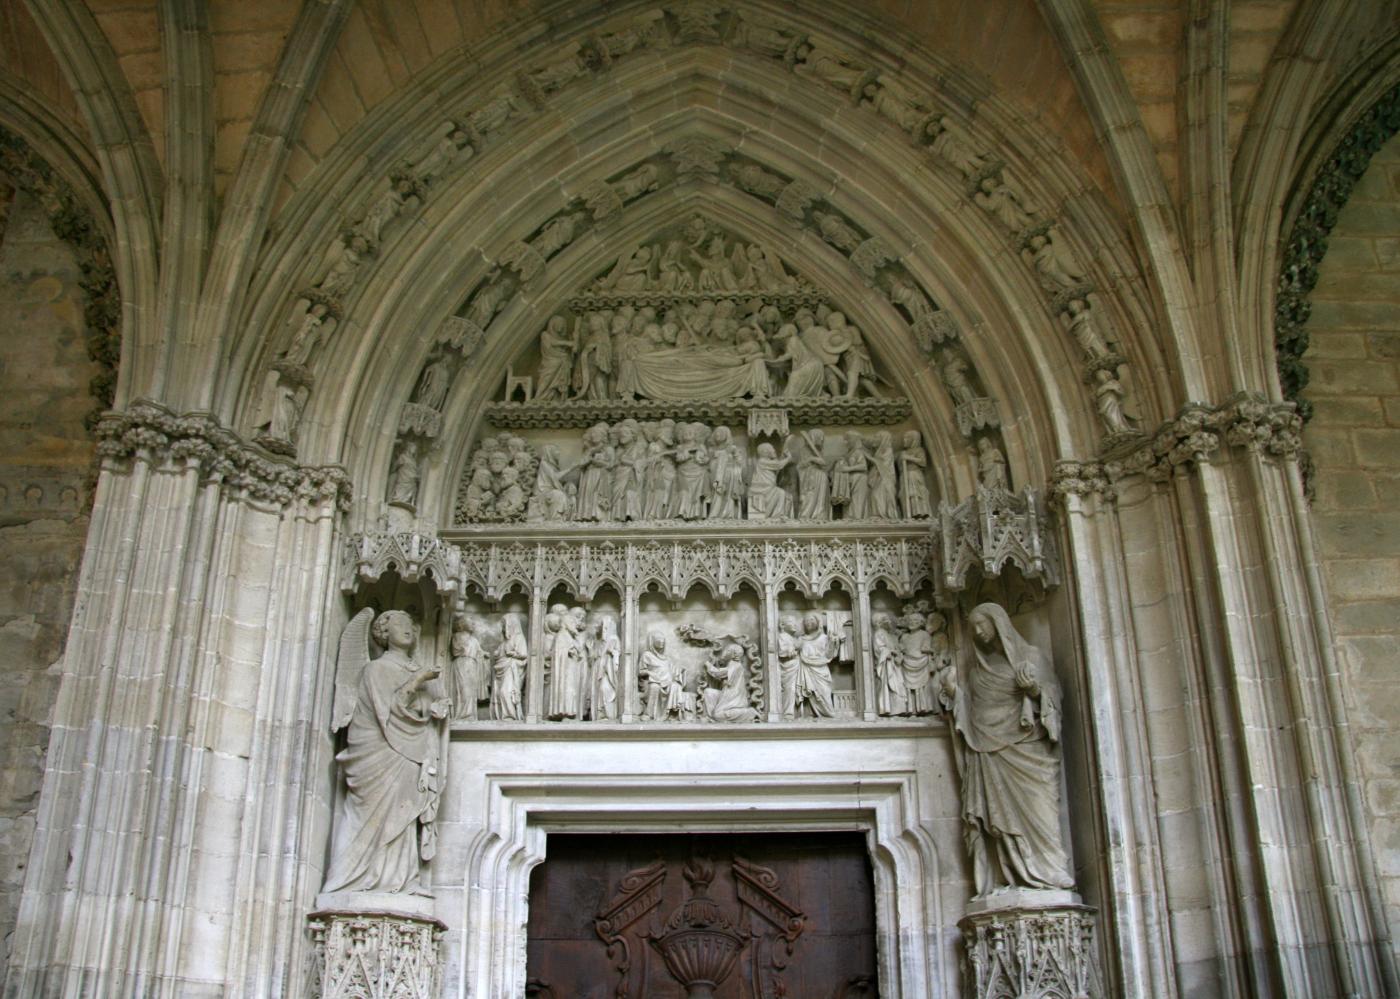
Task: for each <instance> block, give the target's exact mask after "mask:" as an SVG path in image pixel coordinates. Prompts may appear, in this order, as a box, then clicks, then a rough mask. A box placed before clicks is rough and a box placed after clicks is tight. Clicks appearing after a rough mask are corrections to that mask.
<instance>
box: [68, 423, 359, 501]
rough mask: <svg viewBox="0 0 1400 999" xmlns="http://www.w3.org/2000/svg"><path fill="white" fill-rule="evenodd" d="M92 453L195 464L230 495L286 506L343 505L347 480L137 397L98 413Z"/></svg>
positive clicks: (330, 468)
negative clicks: (123, 405)
mask: <svg viewBox="0 0 1400 999" xmlns="http://www.w3.org/2000/svg"><path fill="white" fill-rule="evenodd" d="M95 435H96V437H97V452H98V455H99V456H100V457H101V458H102V459H103V460H104V461H106V462H108V463H111V464H120V463H124V462H130V461H148V462H151V463H152V464H161V463H164V462H172V463H183V464H195V465H197V466H198V467H199V470H200V474H201V476H203V477H204V478H206V479H209V480H215V481H218V482H219V483H221V484H222V486H223V488H224V489H226V490H228V491H230V492H231V493H234V494H241V495H246V496H248V497H250V498H252V499H254V500H257V501H259V502H265V503H274V504H277V505H279V506H286V505H288V504H292V503H308V504H332V505H335V506H337V507H338V508H339V509H341V510H342V511H344V510H347V509H349V504H350V488H351V487H350V479H349V477H348V476H347V475H346V474H345V470H344V469H343V468H341V467H340V466H338V465H322V466H308V465H298V464H296V463H295V462H293V461H291V460H288V459H286V458H281V457H276V456H273V455H269V454H267V453H266V452H265V451H263V450H262V449H260V448H257V447H254V446H252V445H250V444H248V443H246V442H245V441H244V440H243V439H242V438H241V437H239V436H238V435H237V434H235V433H233V431H231V430H228V429H227V428H225V427H222V426H220V425H219V423H218V421H216V420H215V419H214V418H213V417H212V416H209V415H208V414H207V413H183V414H181V413H175V412H173V411H171V410H169V409H166V408H165V407H164V406H161V405H159V404H158V403H154V402H150V401H149V400H139V401H137V402H135V403H133V404H132V405H131V406H130V407H129V408H128V409H125V410H122V411H120V412H108V413H105V414H103V416H102V418H101V420H99V421H98V424H97V428H96V431H95Z"/></svg>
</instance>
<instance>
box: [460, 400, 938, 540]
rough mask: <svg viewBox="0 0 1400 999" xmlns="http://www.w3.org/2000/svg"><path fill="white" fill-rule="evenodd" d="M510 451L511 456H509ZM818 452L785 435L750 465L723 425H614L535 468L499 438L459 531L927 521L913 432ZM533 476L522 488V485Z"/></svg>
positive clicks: (801, 438)
mask: <svg viewBox="0 0 1400 999" xmlns="http://www.w3.org/2000/svg"><path fill="white" fill-rule="evenodd" d="M512 441H514V442H516V446H515V447H514V448H512V446H511V445H512ZM841 444H842V450H841V452H840V453H839V454H838V455H836V456H834V457H831V456H828V454H827V439H826V434H825V433H824V431H822V430H821V429H811V430H805V431H802V432H800V433H795V434H792V435H790V436H789V437H788V438H787V439H786V441H785V442H784V444H783V447H782V451H781V453H780V452H779V451H778V449H777V448H776V447H775V446H774V445H773V444H770V443H766V442H765V443H762V444H759V445H758V447H757V448H756V449H755V454H754V456H753V457H752V458H750V457H749V456H748V455H747V454H746V453H745V449H744V448H742V447H741V446H740V445H739V444H738V443H737V442H736V441H735V439H734V435H733V433H732V431H731V430H730V429H729V428H728V427H713V428H711V427H709V426H707V425H706V424H703V423H689V422H677V421H675V420H669V419H668V420H656V421H645V422H640V421H637V420H631V419H628V420H622V421H620V422H618V423H616V424H613V425H608V424H606V423H599V424H596V425H594V426H592V427H590V428H589V429H588V430H586V431H584V434H583V454H582V455H581V457H580V458H579V460H578V461H576V462H574V463H572V464H569V463H566V462H564V461H563V460H562V459H561V458H560V455H559V449H558V447H557V446H555V445H552V444H549V445H545V446H544V447H543V448H541V450H540V455H539V458H538V461H537V462H536V459H535V458H534V456H533V455H531V454H529V452H528V451H527V450H526V448H525V447H524V446H523V442H521V441H520V439H519V438H514V437H513V436H512V435H508V434H502V435H499V437H497V438H493V439H492V440H491V441H489V442H486V443H484V444H483V447H482V448H481V449H479V450H478V453H477V455H476V456H475V460H474V461H473V466H472V469H471V470H470V472H469V479H468V482H467V488H466V492H465V495H464V502H463V511H462V512H463V513H464V515H465V516H466V518H467V520H468V521H491V520H496V521H504V520H515V519H519V516H520V514H522V513H523V514H524V515H525V519H526V520H528V521H532V522H536V523H547V522H559V521H569V520H577V521H659V520H689V521H695V520H741V519H748V520H783V519H792V518H796V519H800V520H806V521H814V520H815V521H823V520H832V519H834V518H836V517H838V516H839V517H840V518H842V519H845V520H870V519H874V520H898V519H900V518H906V519H917V518H926V517H930V516H932V509H931V503H930V498H929V489H928V480H927V468H928V452H927V451H926V450H925V448H924V446H923V441H922V439H921V437H920V435H919V433H918V431H915V430H909V431H905V432H904V433H903V434H902V435H901V437H900V438H899V443H898V446H896V441H895V436H894V434H892V433H890V432H889V431H880V432H879V433H876V434H875V435H874V436H872V437H869V438H867V437H864V436H862V435H861V434H859V433H857V432H855V431H848V432H846V433H845V434H843V435H842V437H841ZM532 467H533V470H534V482H533V489H528V488H527V487H526V486H525V484H524V481H523V480H524V475H525V473H526V472H527V471H528V470H529V469H531V468H532Z"/></svg>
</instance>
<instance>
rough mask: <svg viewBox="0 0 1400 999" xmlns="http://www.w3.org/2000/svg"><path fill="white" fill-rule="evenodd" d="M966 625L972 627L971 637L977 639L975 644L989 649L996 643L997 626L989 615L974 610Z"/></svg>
mask: <svg viewBox="0 0 1400 999" xmlns="http://www.w3.org/2000/svg"><path fill="white" fill-rule="evenodd" d="M967 623H968V624H970V625H971V626H972V634H973V637H974V638H976V639H977V644H978V645H980V646H982V647H983V648H991V647H992V646H994V645H995V644H996V641H997V626H996V622H995V621H993V620H992V617H991V615H990V614H987V613H986V612H985V611H982V610H980V609H978V610H974V611H973V612H972V615H971V616H970V617H969V618H968V619H967Z"/></svg>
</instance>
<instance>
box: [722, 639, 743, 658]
mask: <svg viewBox="0 0 1400 999" xmlns="http://www.w3.org/2000/svg"><path fill="white" fill-rule="evenodd" d="M743 658H744V650H743V648H742V647H741V646H739V645H736V644H735V643H733V642H730V643H729V644H728V645H726V646H725V647H724V648H723V649H721V650H720V654H719V661H720V662H722V663H730V662H739V661H740V660H742V659H743Z"/></svg>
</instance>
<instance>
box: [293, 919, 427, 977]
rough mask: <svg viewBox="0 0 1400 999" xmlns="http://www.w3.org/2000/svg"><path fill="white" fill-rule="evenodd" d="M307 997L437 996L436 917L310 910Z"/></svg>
mask: <svg viewBox="0 0 1400 999" xmlns="http://www.w3.org/2000/svg"><path fill="white" fill-rule="evenodd" d="M308 928H309V931H310V934H311V948H312V953H311V966H312V968H311V981H310V987H309V990H308V995H310V996H311V997H312V999H438V997H439V996H441V994H442V962H443V949H442V941H443V937H444V936H445V934H446V932H447V927H446V926H445V925H444V924H443V923H441V922H439V921H438V920H436V919H423V918H417V917H414V916H408V915H398V914H394V913H388V912H335V911H321V912H313V913H312V914H311V915H310V917H309V918H308Z"/></svg>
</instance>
